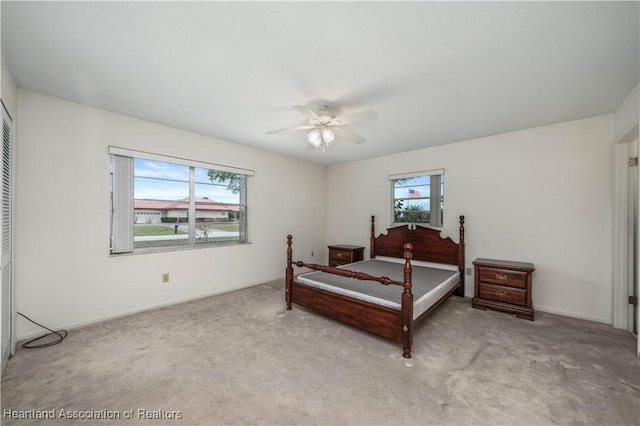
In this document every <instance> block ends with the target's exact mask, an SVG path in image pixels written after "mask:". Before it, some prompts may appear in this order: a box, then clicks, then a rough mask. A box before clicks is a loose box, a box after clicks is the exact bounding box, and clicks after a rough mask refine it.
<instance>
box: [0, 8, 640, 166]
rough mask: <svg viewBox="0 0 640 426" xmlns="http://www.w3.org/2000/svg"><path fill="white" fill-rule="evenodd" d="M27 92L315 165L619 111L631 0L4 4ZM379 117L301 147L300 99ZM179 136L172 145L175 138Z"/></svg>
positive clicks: (628, 83)
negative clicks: (344, 136) (353, 136)
mask: <svg viewBox="0 0 640 426" xmlns="http://www.w3.org/2000/svg"><path fill="white" fill-rule="evenodd" d="M1 7H2V54H3V57H4V59H5V60H6V61H7V62H8V64H9V69H10V70H11V72H12V74H13V76H14V78H15V80H16V82H17V84H18V86H19V87H21V88H25V89H29V90H33V91H36V92H40V93H45V94H49V95H52V96H57V97H60V98H64V99H69V100H72V101H76V102H80V103H83V104H87V105H92V106H96V107H99V108H103V109H106V110H109V111H114V112H118V113H122V114H126V115H129V116H134V117H139V118H142V119H146V120H150V121H154V122H159V123H163V124H167V125H170V126H174V127H178V128H182V129H187V130H191V131H195V132H198V133H202V134H206V135H210V136H214V137H218V138H222V139H226V140H230V141H234V142H238V143H241V144H246V145H250V146H254V147H257V148H261V149H265V150H268V151H273V152H277V153H281V154H284V155H287V156H291V157H296V158H300V159H304V160H308V161H312V162H316V163H320V164H335V163H340V162H345V161H351V160H357V159H363V158H369V157H375V156H380V155H385V154H390V153H393V152H401V151H408V150H412V149H418V148H423V147H429V146H435V145H440V144H446V143H451V142H457V141H462V140H467V139H472V138H476V137H482V136H487V135H493V134H499V133H503V132H509V131H514V130H520V129H526V128H531V127H535V126H540V125H546V124H551V123H556V122H562V121H567V120H573V119H578V118H583V117H589V116H594V115H599V114H604V113H610V112H612V111H613V110H614V109H615V108H616V107H617V106H618V105H619V104H620V102H621V101H622V100H623V99H624V97H625V96H626V95H627V94H628V93H629V92H630V91H631V90H632V89H633V88H634V87H635V85H636V84H638V81H639V72H640V71H639V65H638V64H639V61H640V59H639V50H640V47H639V39H640V29H639V28H640V25H639V8H640V3H639V2H544V3H542V2H531V3H529V2H527V3H522V2H496V3H494V2H471V3H467V2H464V3H463V2H337V3H335V2H106V3H104V2H43V3H39V2H10V1H2V6H1ZM321 101H322V103H326V104H328V105H329V106H333V107H335V108H336V109H339V110H340V111H339V112H342V113H345V114H346V113H352V112H359V111H365V110H370V109H372V110H375V111H377V113H378V115H379V120H378V121H377V122H375V123H366V124H365V123H360V124H353V125H350V126H346V127H347V128H348V129H349V130H352V131H354V132H356V133H359V134H361V135H362V136H364V137H366V138H367V141H366V142H364V143H363V144H361V145H355V144H352V143H350V142H348V141H344V140H338V141H337V142H336V143H335V144H334V145H333V146H332V147H331V148H330V149H329V150H327V151H326V152H324V153H321V152H317V151H306V150H305V146H306V133H305V132H304V131H298V132H295V133H280V134H273V135H266V134H265V131H267V130H272V129H278V128H282V127H289V126H297V125H302V124H305V119H304V117H303V116H302V115H301V114H300V113H299V112H297V111H295V110H294V109H292V108H291V105H295V104H307V103H312V104H318V103H320V102H321ZM177 142H179V141H177Z"/></svg>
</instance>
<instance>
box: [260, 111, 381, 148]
mask: <svg viewBox="0 0 640 426" xmlns="http://www.w3.org/2000/svg"><path fill="white" fill-rule="evenodd" d="M293 108H294V109H295V110H297V111H299V112H301V113H302V114H303V115H304V116H305V117H306V118H307V124H305V125H302V126H296V127H288V128H286V129H278V130H270V131H268V132H266V133H267V134H268V135H270V134H272V133H279V132H290V131H296V130H311V131H310V132H309V134H308V135H307V140H308V141H309V144H308V145H307V150H313V149H319V150H321V151H322V152H324V150H325V148H328V147H329V145H331V144H332V143H333V141H334V140H335V139H336V137H340V138H343V139H346V140H348V141H351V142H353V143H362V142H364V141H365V140H366V139H365V138H363V137H362V136H360V135H357V134H355V133H353V132H352V131H350V130H347V129H344V128H342V127H340V126H343V125H345V124H353V123H360V122H364V121H375V120H377V119H378V114H376V113H375V111H365V112H358V113H355V114H349V115H346V116H343V117H334V116H333V114H331V112H330V111H329V107H328V106H326V105H321V106H320V107H319V108H318V111H314V110H313V109H311V108H310V107H309V106H308V105H294V106H293Z"/></svg>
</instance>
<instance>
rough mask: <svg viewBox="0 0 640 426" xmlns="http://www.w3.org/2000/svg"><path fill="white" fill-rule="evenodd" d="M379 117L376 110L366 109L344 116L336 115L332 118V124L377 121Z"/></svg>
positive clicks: (340, 124)
mask: <svg viewBox="0 0 640 426" xmlns="http://www.w3.org/2000/svg"><path fill="white" fill-rule="evenodd" d="M377 119H378V114H376V112H375V111H364V112H357V113H355V114H349V115H345V116H344V117H336V118H334V119H333V120H331V124H334V125H338V126H342V125H344V124H351V123H359V122H362V121H376V120H377Z"/></svg>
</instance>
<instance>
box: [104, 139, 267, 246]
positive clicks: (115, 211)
mask: <svg viewBox="0 0 640 426" xmlns="http://www.w3.org/2000/svg"><path fill="white" fill-rule="evenodd" d="M109 155H110V156H112V158H113V163H112V169H111V173H112V176H111V185H112V187H111V191H112V192H111V232H110V253H111V254H112V255H121V254H131V253H147V252H158V251H174V250H185V249H192V248H202V247H211V246H221V245H234V244H246V243H248V242H249V241H248V238H247V234H248V232H247V227H248V221H247V209H248V206H247V186H248V185H247V178H248V177H252V176H254V175H255V172H254V171H253V170H250V169H245V168H239V167H231V166H227V165H222V164H214V163H205V162H202V161H195V160H190V159H186V158H180V157H172V156H165V155H160V154H154V153H150V152H144V151H136V150H131V149H125V148H119V147H114V146H110V147H109ZM134 159H145V160H151V161H159V162H164V163H170V164H174V165H179V166H187V167H189V207H188V209H189V210H188V211H189V217H190V218H195V217H196V215H195V212H196V197H195V196H194V194H195V168H203V169H213V170H217V171H224V172H230V173H235V174H240V175H243V176H244V185H243V190H242V191H241V193H240V200H239V205H240V206H241V208H240V210H239V213H238V214H239V215H240V221H241V226H240V234H239V238H238V240H232V241H211V242H205V243H203V242H197V243H196V223H195V221H194V220H189V244H176V245H167V246H161V247H145V248H135V243H134V180H135V176H134ZM185 182H186V181H185Z"/></svg>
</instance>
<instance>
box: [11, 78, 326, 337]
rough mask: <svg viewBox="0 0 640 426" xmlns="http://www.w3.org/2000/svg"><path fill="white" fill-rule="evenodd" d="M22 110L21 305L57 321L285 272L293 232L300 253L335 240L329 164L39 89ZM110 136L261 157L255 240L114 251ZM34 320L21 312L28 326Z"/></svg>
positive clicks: (244, 159) (169, 149) (254, 196)
mask: <svg viewBox="0 0 640 426" xmlns="http://www.w3.org/2000/svg"><path fill="white" fill-rule="evenodd" d="M18 114H19V115H20V122H19V123H18V136H19V137H18V140H17V154H18V156H17V157H18V164H17V182H16V183H17V200H16V209H15V213H16V214H15V217H16V234H17V235H16V240H17V241H16V252H17V265H16V271H17V276H16V284H17V308H18V310H19V311H20V312H23V313H24V314H26V315H28V316H32V318H33V319H34V320H36V321H38V322H41V323H44V324H46V325H48V326H49V327H53V328H61V327H71V326H73V325H78V324H82V323H87V322H91V321H95V320H99V319H101V318H107V317H112V316H116V315H120V314H124V313H127V312H133V311H137V310H141V309H144V308H148V307H153V306H158V305H163V304H170V303H173V302H176V301H180V300H186V299H191V298H196V297H199V296H203V295H209V294H215V293H221V292H225V291H229V290H234V289H238V288H242V287H246V286H250V285H254V284H258V283H261V282H265V281H268V280H273V279H277V278H279V277H283V276H284V268H285V261H286V235H287V234H288V233H291V234H293V235H294V238H295V250H296V253H297V254H298V256H297V257H299V258H302V259H306V260H310V259H308V257H309V256H308V255H309V254H310V252H311V251H312V250H314V251H316V252H317V253H320V252H322V251H323V250H324V232H325V231H324V223H325V217H324V208H323V206H324V179H325V168H324V167H323V166H318V165H314V164H309V163H306V162H302V161H298V160H294V159H291V158H287V157H283V156H279V155H275V154H271V153H268V152H265V151H261V150H257V149H253V148H249V147H245V146H242V145H238V144H233V143H230V142H225V141H221V140H217V139H213V138H210V137H205V136H202V135H198V134H194V133H190V132H187V131H182V130H177V129H174V128H170V127H166V126H162V125H159V124H154V123H150V122H145V121H142V120H138V119H134V118H130V117H126V116H122V115H117V114H113V113H109V112H105V111H102V110H98V109H95V108H91V107H87V106H83V105H79V104H75V103H70V102H66V101H63V100H60V99H55V98H51V97H47V96H43V95H40V94H36V93H33V92H28V91H22V90H19V91H18ZM110 144H112V145H117V146H120V147H123V148H129V149H136V150H143V151H149V152H153V153H157V154H163V155H173V156H180V157H185V158H190V159H194V160H198V161H203V162H213V163H219V164H228V165H230V166H236V167H242V168H249V169H254V170H255V177H253V178H250V179H249V181H248V208H249V213H248V221H249V238H250V240H251V242H252V244H247V245H236V246H228V247H216V248H204V249H194V250H184V251H172V252H164V253H152V254H140V255H125V256H118V257H112V256H110V255H109V250H108V248H109V223H110V213H109V208H110V202H109V157H108V154H107V147H108V145H110ZM305 254H307V256H305ZM164 272H168V273H170V276H171V281H170V283H169V284H162V282H161V278H162V273H164ZM282 297H283V306H284V291H283V295H282ZM203 320H205V321H206V318H203ZM35 330H36V328H33V327H31V326H30V325H28V324H27V323H26V322H25V321H22V320H19V322H18V330H17V333H18V337H25V336H27V335H30V334H32V333H33V332H34V331H35Z"/></svg>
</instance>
